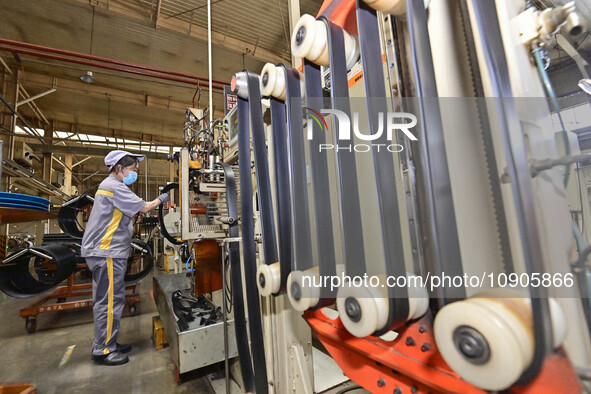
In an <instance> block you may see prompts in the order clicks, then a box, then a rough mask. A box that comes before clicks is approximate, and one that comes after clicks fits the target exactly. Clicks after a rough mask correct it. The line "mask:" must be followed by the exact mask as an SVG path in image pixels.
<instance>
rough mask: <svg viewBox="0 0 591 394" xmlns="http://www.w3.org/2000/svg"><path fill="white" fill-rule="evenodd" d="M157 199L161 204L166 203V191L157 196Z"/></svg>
mask: <svg viewBox="0 0 591 394" xmlns="http://www.w3.org/2000/svg"><path fill="white" fill-rule="evenodd" d="M158 199H159V200H160V201H161V203H162V204H166V203H167V202H168V200H169V198H168V193H164V194H161V195H159V196H158Z"/></svg>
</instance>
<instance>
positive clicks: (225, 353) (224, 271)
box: [220, 243, 230, 393]
mask: <svg viewBox="0 0 591 394" xmlns="http://www.w3.org/2000/svg"><path fill="white" fill-rule="evenodd" d="M220 249H221V250H222V298H223V299H224V300H223V301H222V307H223V320H222V324H223V325H224V373H225V377H226V393H230V371H229V366H228V358H229V357H228V323H227V322H228V310H227V307H226V302H227V300H226V287H227V286H228V284H227V283H226V261H225V260H226V259H225V257H224V256H225V254H226V244H225V243H222V244H221V245H220Z"/></svg>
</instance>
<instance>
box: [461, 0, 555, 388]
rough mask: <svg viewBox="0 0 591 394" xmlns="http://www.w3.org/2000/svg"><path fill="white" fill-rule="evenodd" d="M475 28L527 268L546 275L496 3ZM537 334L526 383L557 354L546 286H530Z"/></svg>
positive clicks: (479, 11)
mask: <svg viewBox="0 0 591 394" xmlns="http://www.w3.org/2000/svg"><path fill="white" fill-rule="evenodd" d="M472 4H473V8H474V18H475V22H476V30H477V31H478V37H479V38H480V44H481V47H482V49H483V58H484V60H485V62H486V65H487V69H488V72H489V76H490V81H491V87H492V91H493V95H494V96H495V97H497V98H498V99H497V100H496V102H495V106H494V107H495V109H496V113H495V115H496V116H497V119H498V123H499V125H500V130H501V133H500V135H501V139H502V140H503V146H504V149H505V156H506V157H507V173H508V174H509V180H510V182H511V190H512V191H513V200H514V205H515V214H516V216H517V223H518V226H519V235H520V238H521V242H522V245H523V255H524V260H525V269H526V271H527V273H528V274H530V275H531V274H533V273H540V275H541V274H542V273H543V272H545V269H544V256H543V253H542V248H541V242H540V236H539V234H538V228H539V225H538V222H537V217H536V216H537V215H536V209H535V202H534V192H533V187H532V184H531V173H530V168H529V163H528V159H527V148H526V145H525V139H524V135H523V131H522V129H521V123H520V119H519V115H518V113H517V109H516V107H515V101H514V100H513V92H512V91H511V80H510V79H509V68H508V66H507V59H506V57H505V48H504V47H503V39H502V36H501V30H500V27H499V20H498V16H497V9H496V4H495V2H492V1H488V0H486V1H482V0H474V1H473V2H472ZM529 292H530V297H531V307H532V319H533V330H534V343H535V346H534V356H533V361H532V363H531V365H530V366H529V367H528V368H527V370H526V371H525V372H524V373H523V375H522V376H521V378H520V379H519V381H518V384H522V383H525V382H528V381H530V380H531V379H533V378H534V377H536V376H537V375H538V372H539V371H540V369H541V367H542V365H543V364H544V361H545V360H546V357H547V356H548V354H549V353H550V352H551V351H552V343H553V340H552V336H553V333H552V319H551V316H550V307H549V305H548V292H547V289H546V288H544V287H543V286H540V287H534V286H533V285H531V283H530V287H529Z"/></svg>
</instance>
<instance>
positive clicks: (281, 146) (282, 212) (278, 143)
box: [270, 97, 293, 294]
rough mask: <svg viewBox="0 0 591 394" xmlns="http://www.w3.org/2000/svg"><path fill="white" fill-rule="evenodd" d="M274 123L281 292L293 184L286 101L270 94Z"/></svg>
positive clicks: (288, 257) (287, 266)
mask: <svg viewBox="0 0 591 394" xmlns="http://www.w3.org/2000/svg"><path fill="white" fill-rule="evenodd" d="M270 100H271V124H272V126H273V157H274V160H275V186H276V188H275V190H276V191H275V194H276V196H277V230H278V238H279V267H280V272H281V285H280V287H279V292H278V294H279V293H283V292H285V285H286V283H287V277H288V276H289V273H290V272H291V270H292V265H293V256H292V245H291V212H290V209H291V187H290V184H289V156H288V155H289V153H288V149H287V128H286V123H287V119H286V114H285V104H284V103H282V102H281V101H279V100H278V99H276V98H274V97H271V98H270Z"/></svg>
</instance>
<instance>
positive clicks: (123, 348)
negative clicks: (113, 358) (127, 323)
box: [117, 343, 131, 353]
mask: <svg viewBox="0 0 591 394" xmlns="http://www.w3.org/2000/svg"><path fill="white" fill-rule="evenodd" d="M117 351H118V352H119V353H129V352H131V345H129V344H127V343H118V344H117Z"/></svg>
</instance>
